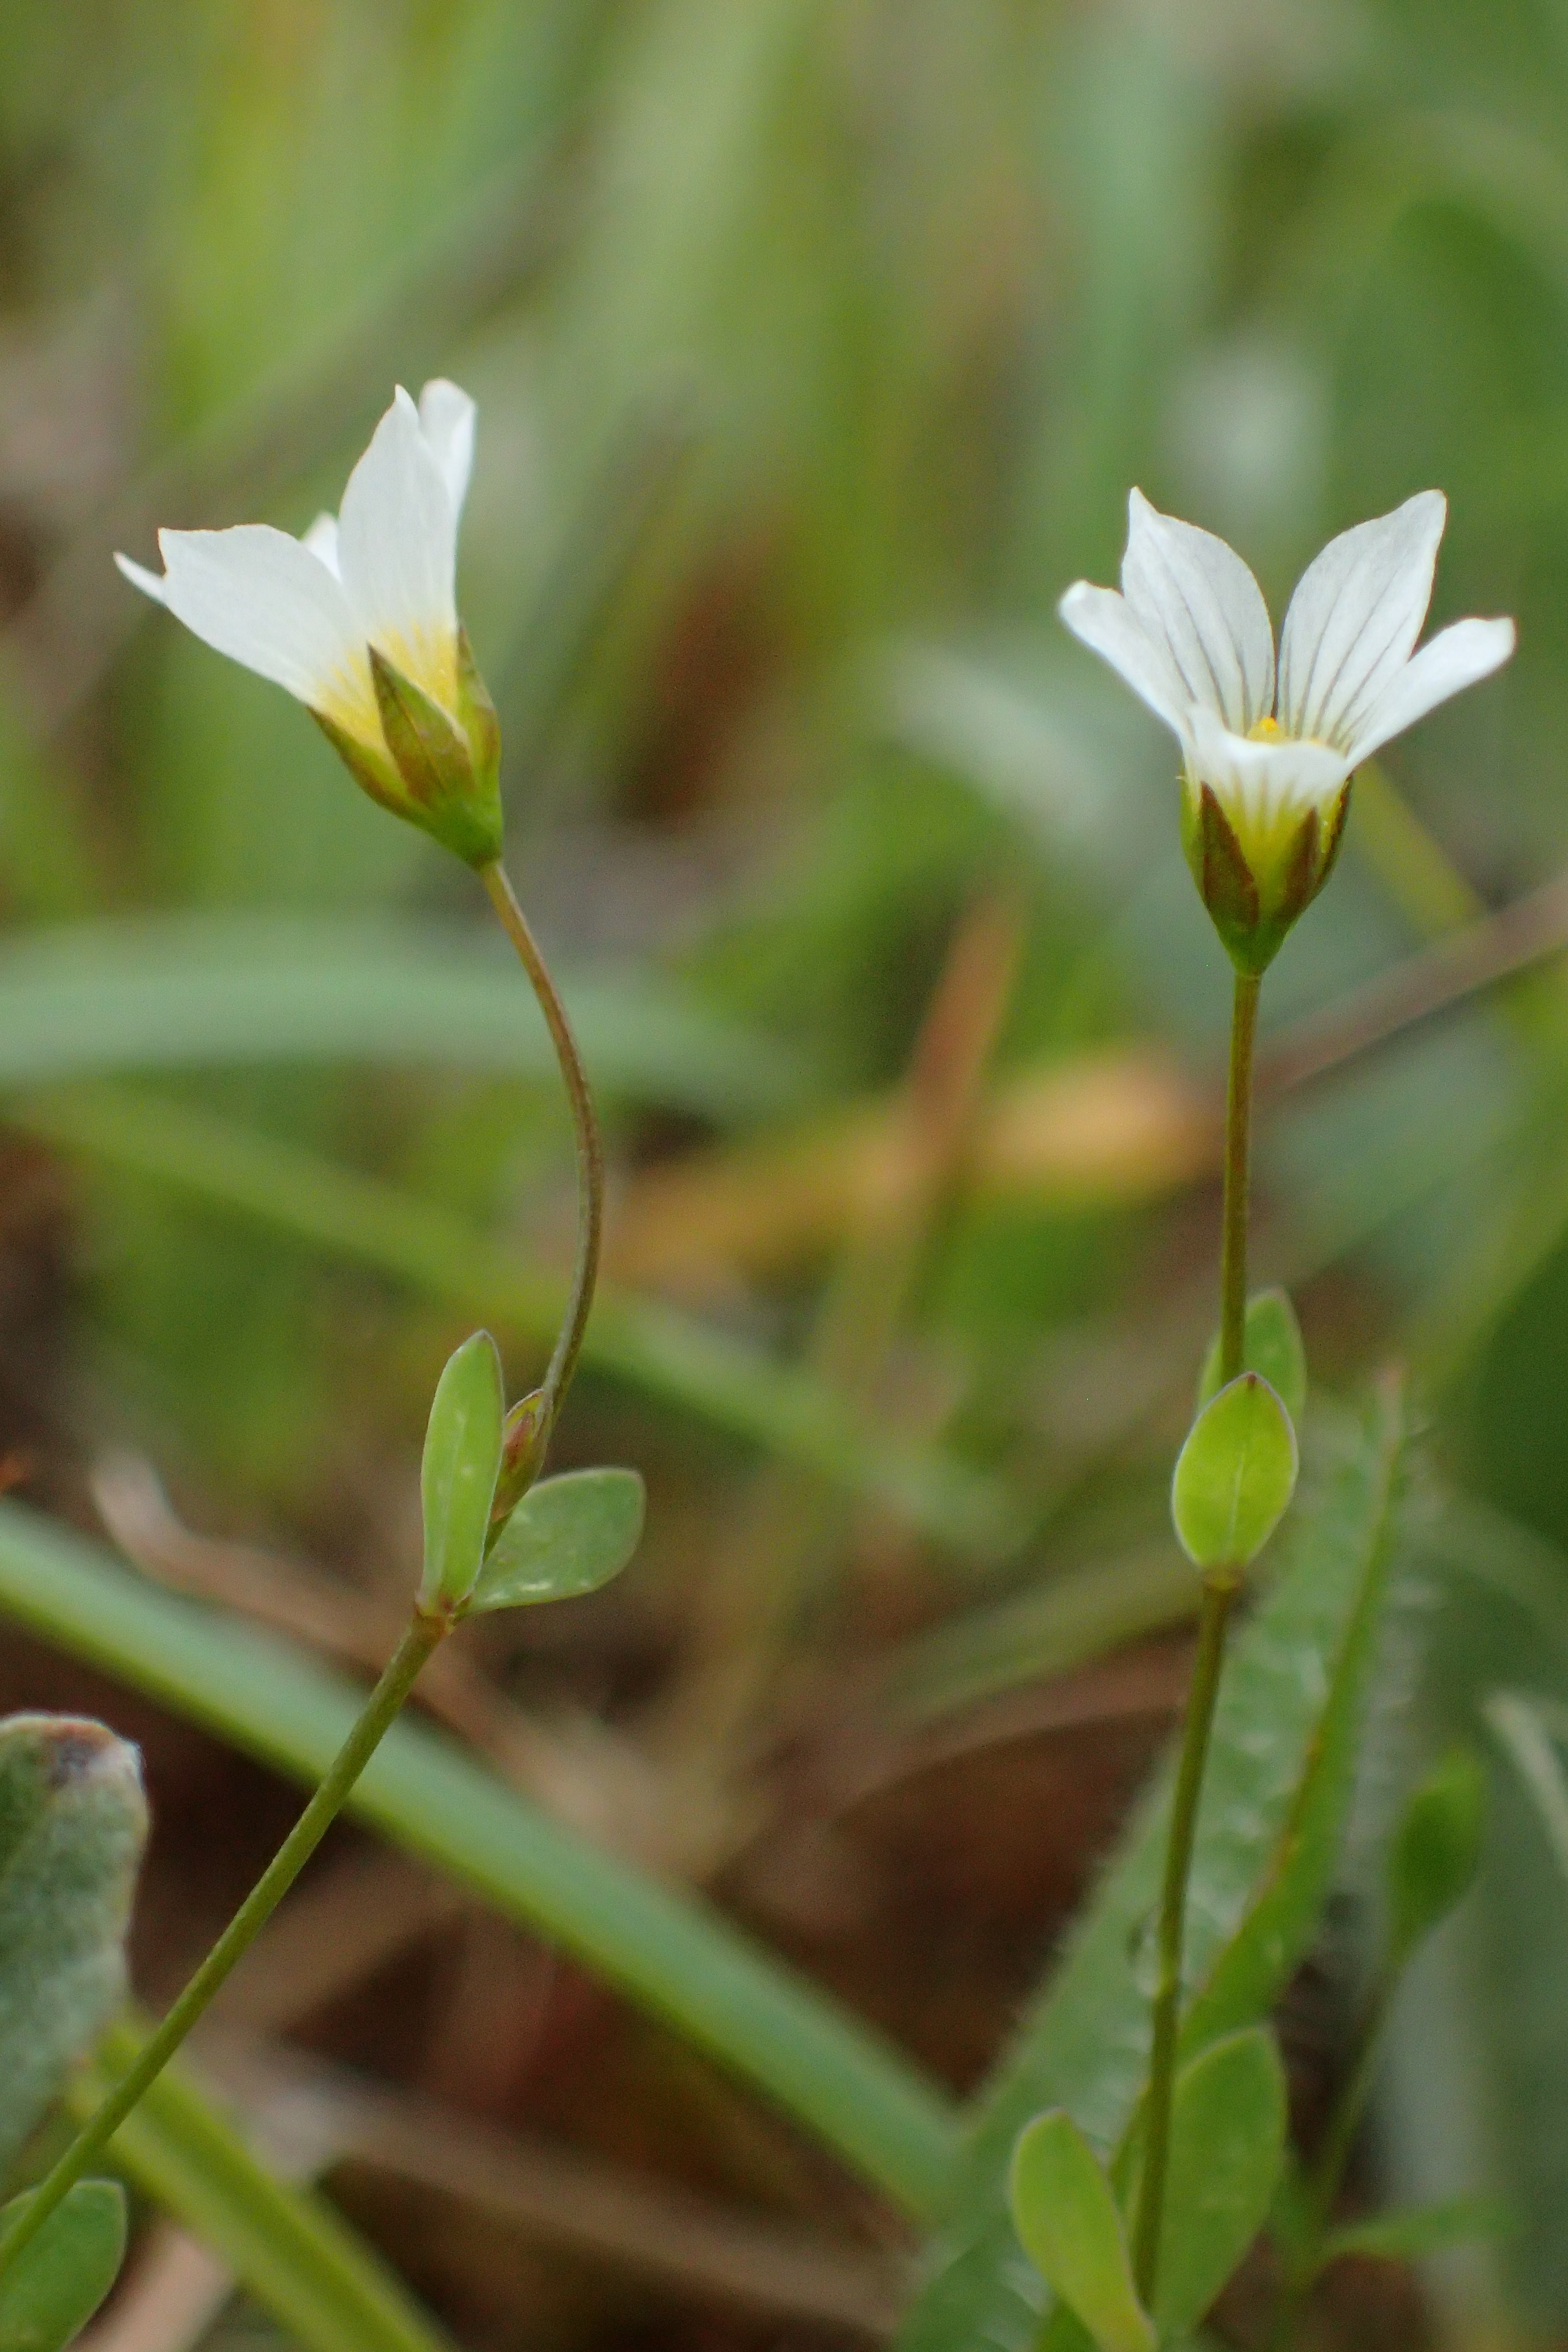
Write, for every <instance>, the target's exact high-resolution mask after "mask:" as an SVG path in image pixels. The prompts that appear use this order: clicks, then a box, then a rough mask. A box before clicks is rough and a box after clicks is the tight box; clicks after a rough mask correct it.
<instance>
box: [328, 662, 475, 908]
mask: <svg viewBox="0 0 1568 2352" xmlns="http://www.w3.org/2000/svg"><path fill="white" fill-rule="evenodd" d="M366 650H367V654H368V657H369V662H370V675H371V683H372V686H373V688H374V692H375V704H376V710H377V714H378V716H379V718H380V720H381V736H382V743H381V746H380V747H379V748H377V747H374V746H372V745H370V744H368V743H366V742H365V741H364V740H363V738H362V737H360V736H358V735H353V734H351V733H350V732H349V730H347V729H346V728H344V727H342V726H340V725H338V724H337V722H336V721H335V720H334V719H332V718H331V717H330V716H329V714H328V713H327V712H325V711H322V710H312V712H311V716H312V718H313V719H315V721H316V724H317V725H318V726H319V727H320V728H321V732H322V733H323V734H324V735H325V737H326V738H327V740H328V741H329V743H331V746H332V749H333V750H334V751H336V753H337V754H338V757H339V758H340V759H341V760H342V762H343V765H344V766H345V767H346V768H347V769H348V771H349V773H350V774H351V775H352V776H353V779H354V782H356V783H357V784H359V785H360V786H361V788H362V789H363V791H364V792H367V793H369V794H370V796H371V798H372V799H373V800H374V801H379V802H380V803H381V805H382V807H383V808H385V809H390V810H391V812H392V814H394V815H395V816H400V817H404V818H405V819H406V820H407V822H408V823H409V824H416V825H418V826H419V827H420V828H421V830H422V831H424V832H426V833H428V834H430V835H432V836H433V837H434V838H435V839H436V840H437V841H438V842H439V843H440V844H441V845H442V847H443V848H444V849H449V850H450V851H451V852H452V854H453V855H454V856H457V857H460V858H461V859H462V860H463V862H464V864H465V865H468V866H475V867H479V868H482V867H484V866H490V865H493V864H494V862H495V860H496V859H497V858H498V857H499V856H500V854H501V835H502V819H501V801H500V727H499V726H498V724H497V721H496V714H495V706H494V704H493V703H492V702H491V700H490V698H489V692H488V690H487V688H486V686H485V682H484V680H483V678H482V677H480V675H479V669H478V667H477V666H476V664H475V661H474V656H473V652H472V649H471V648H470V646H469V644H468V631H467V630H466V629H463V630H459V632H458V667H457V686H458V693H457V700H458V712H459V715H458V717H456V718H454V717H453V716H452V714H451V713H450V712H449V711H447V710H446V709H444V708H443V707H442V705H441V704H440V703H439V702H437V700H436V698H434V696H432V695H430V694H427V693H426V690H425V688H423V687H422V686H420V685H418V684H417V683H416V680H415V679H413V678H412V677H409V676H408V675H407V674H406V672H405V671H404V670H402V669H400V668H399V667H398V666H397V664H396V663H395V662H394V661H392V660H391V659H390V658H389V657H388V656H387V655H385V654H384V653H383V652H382V650H381V648H380V646H375V645H372V646H369V647H367V649H366Z"/></svg>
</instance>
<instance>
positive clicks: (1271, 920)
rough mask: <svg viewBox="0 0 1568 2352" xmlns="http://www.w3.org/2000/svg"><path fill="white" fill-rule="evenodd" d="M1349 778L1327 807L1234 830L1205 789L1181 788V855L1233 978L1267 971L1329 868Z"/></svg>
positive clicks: (1340, 834) (1345, 811)
mask: <svg viewBox="0 0 1568 2352" xmlns="http://www.w3.org/2000/svg"><path fill="white" fill-rule="evenodd" d="M1350 799H1351V783H1350V780H1349V779H1348V778H1347V779H1346V781H1345V782H1344V783H1342V785H1341V787H1340V789H1339V791H1338V793H1335V795H1334V797H1333V798H1332V800H1331V801H1330V802H1329V803H1328V804H1327V805H1326V806H1323V807H1318V806H1309V807H1307V808H1301V807H1300V806H1299V805H1298V806H1295V807H1290V806H1287V807H1285V808H1283V809H1281V810H1279V813H1278V814H1276V815H1275V816H1274V817H1273V819H1272V821H1271V822H1270V823H1269V824H1268V825H1266V826H1259V825H1257V824H1251V825H1246V826H1245V827H1238V826H1237V825H1236V824H1232V822H1231V819H1230V817H1229V816H1228V815H1227V814H1226V809H1225V806H1224V804H1223V803H1222V802H1221V800H1220V797H1219V794H1218V793H1216V792H1215V788H1214V786H1213V785H1212V784H1210V783H1198V782H1194V781H1193V779H1192V778H1191V777H1190V776H1184V778H1183V780H1182V820H1181V822H1182V848H1183V850H1184V853H1185V856H1186V860H1187V865H1188V867H1189V869H1190V871H1191V873H1192V877H1193V880H1194V882H1195V883H1196V885H1197V890H1198V896H1199V898H1201V899H1202V900H1203V902H1204V905H1205V907H1206V908H1207V909H1208V912H1209V918H1210V919H1211V921H1212V922H1213V924H1214V927H1215V930H1216V931H1217V932H1218V933H1219V936H1220V940H1221V943H1222V944H1223V946H1224V948H1225V950H1226V953H1227V955H1228V956H1229V957H1230V960H1231V961H1232V962H1233V963H1234V964H1235V966H1236V968H1237V971H1244V972H1254V973H1256V972H1261V971H1267V969H1268V965H1269V964H1271V963H1272V962H1273V961H1274V958H1275V957H1276V956H1277V955H1278V954H1279V950H1280V948H1281V947H1282V946H1283V944H1284V941H1285V937H1286V934H1287V933H1288V932H1289V929H1290V927H1291V925H1292V924H1293V923H1294V922H1295V921H1296V920H1297V919H1298V917H1300V916H1301V915H1303V914H1304V913H1305V912H1306V910H1307V908H1309V907H1310V905H1311V903H1312V901H1313V899H1314V898H1316V897H1317V895H1318V893H1319V891H1320V890H1321V888H1322V887H1323V885H1324V883H1325V882H1326V881H1327V880H1328V878H1329V876H1330V875H1331V873H1332V871H1333V868H1334V861H1335V859H1336V858H1337V857H1338V856H1339V854H1340V845H1341V843H1342V841H1343V839H1344V832H1345V820H1346V818H1347V817H1348V815H1349V814H1350Z"/></svg>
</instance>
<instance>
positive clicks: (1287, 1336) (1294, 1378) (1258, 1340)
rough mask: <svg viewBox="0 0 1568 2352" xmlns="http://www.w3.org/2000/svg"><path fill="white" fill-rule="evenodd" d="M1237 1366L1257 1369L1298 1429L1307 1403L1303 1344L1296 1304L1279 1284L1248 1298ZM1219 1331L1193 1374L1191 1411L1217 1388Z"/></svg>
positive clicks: (1217, 1392) (1205, 1402)
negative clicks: (1198, 1371)
mask: <svg viewBox="0 0 1568 2352" xmlns="http://www.w3.org/2000/svg"><path fill="white" fill-rule="evenodd" d="M1241 1368H1242V1370H1243V1371H1246V1372H1261V1373H1262V1375H1263V1377H1264V1379H1265V1380H1266V1381H1268V1385H1269V1387H1270V1388H1271V1389H1272V1390H1273V1391H1274V1393H1275V1395H1276V1396H1277V1397H1278V1398H1279V1402H1280V1403H1281V1404H1282V1405H1283V1406H1284V1408H1285V1410H1286V1412H1288V1413H1289V1416H1290V1423H1291V1426H1292V1428H1294V1429H1297V1430H1300V1426H1301V1416H1302V1414H1303V1413H1304V1412H1306V1409H1307V1350H1306V1349H1305V1348H1304V1347H1303V1345H1302V1343H1301V1327H1300V1323H1298V1322H1297V1320H1296V1310H1295V1308H1294V1307H1292V1306H1291V1304H1290V1301H1289V1297H1288V1296H1287V1294H1286V1293H1285V1292H1284V1291H1283V1290H1260V1291H1258V1294H1257V1296H1256V1297H1252V1298H1249V1299H1248V1300H1247V1326H1246V1329H1245V1331H1244V1333H1243V1336H1242V1342H1241ZM1219 1372H1220V1335H1219V1333H1218V1332H1217V1331H1216V1332H1215V1336H1214V1338H1213V1339H1212V1340H1211V1341H1210V1343H1209V1351H1208V1354H1207V1355H1206V1356H1205V1358H1204V1368H1203V1370H1202V1372H1201V1374H1200V1375H1199V1378H1198V1393H1197V1401H1196V1403H1195V1405H1194V1412H1202V1411H1203V1409H1204V1407H1205V1404H1207V1402H1209V1399H1210V1398H1211V1397H1215V1396H1217V1395H1218V1394H1219V1391H1220V1377H1219Z"/></svg>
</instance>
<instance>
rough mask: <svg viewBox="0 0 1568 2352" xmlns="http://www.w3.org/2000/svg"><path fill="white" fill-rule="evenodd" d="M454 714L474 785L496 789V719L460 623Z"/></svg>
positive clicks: (498, 752)
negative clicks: (464, 737) (463, 738)
mask: <svg viewBox="0 0 1568 2352" xmlns="http://www.w3.org/2000/svg"><path fill="white" fill-rule="evenodd" d="M458 716H459V718H460V719H462V722H463V731H464V733H465V734H466V735H467V736H468V751H469V754H470V757H471V758H472V761H473V770H474V782H475V785H476V787H477V788H478V789H479V791H480V792H494V791H497V790H499V786H500V719H498V718H497V717H496V707H495V704H494V703H493V702H492V701H491V700H490V690H489V687H488V686H487V685H486V684H485V681H484V678H483V677H482V676H481V674H480V671H479V664H478V662H477V661H476V660H475V659H474V649H473V647H472V646H471V645H470V644H469V643H468V631H467V629H465V628H464V627H463V625H462V624H461V623H460V622H459V623H458Z"/></svg>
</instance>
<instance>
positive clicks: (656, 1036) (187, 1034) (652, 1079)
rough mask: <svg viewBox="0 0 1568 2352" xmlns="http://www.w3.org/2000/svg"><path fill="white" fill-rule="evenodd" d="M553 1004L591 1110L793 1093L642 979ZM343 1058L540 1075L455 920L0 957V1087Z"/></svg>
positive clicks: (198, 930)
mask: <svg viewBox="0 0 1568 2352" xmlns="http://www.w3.org/2000/svg"><path fill="white" fill-rule="evenodd" d="M564 994H565V997H566V1001H567V1003H568V1006H569V1007H570V1010H571V1013H572V1019H573V1022H574V1025H575V1028H576V1032H577V1036H578V1039H579V1042H580V1044H581V1045H582V1048H583V1052H584V1057H585V1058H586V1061H587V1063H588V1066H589V1068H590V1069H591V1070H592V1071H593V1074H594V1079H595V1085H596V1086H597V1087H599V1088H600V1089H601V1090H602V1091H603V1092H604V1093H605V1094H608V1095H625V1096H628V1097H631V1098H632V1099H633V1100H635V1101H643V1102H659V1103H668V1104H673V1105H678V1106H683V1107H684V1108H687V1109H689V1110H691V1111H694V1112H698V1113H700V1114H702V1115H704V1116H707V1117H710V1118H720V1119H729V1118H735V1117H755V1116H756V1115H757V1114H758V1113H759V1112H764V1111H771V1110H776V1109H778V1108H781V1107H782V1106H784V1105H787V1104H788V1103H790V1102H792V1101H794V1100H795V1099H796V1098H797V1097H798V1096H799V1093H800V1090H801V1083H802V1074H801V1072H800V1069H799V1066H798V1065H797V1064H796V1063H795V1062H794V1060H793V1059H792V1057H791V1056H790V1055H789V1054H788V1052H787V1051H786V1049H785V1048H784V1046H782V1045H777V1044H775V1043H774V1042H773V1041H772V1040H770V1039H768V1038H766V1037H760V1036H757V1035H754V1034H752V1033H751V1032H749V1031H746V1030H742V1029H741V1028H739V1027H738V1026H737V1025H736V1024H734V1023H733V1022H731V1021H726V1020H724V1019H723V1018H722V1017H721V1016H720V1015H719V1014H717V1013H712V1012H710V1011H709V1010H708V1009H707V1008H706V1007H705V1006H703V1005H701V1004H700V1003H697V1002H696V1001H695V999H693V998H692V997H690V996H689V995H687V994H686V993H685V992H682V991H681V990H680V989H679V987H677V986H675V985H673V984H672V983H670V982H665V981H662V980H661V979H660V978H659V977H658V974H657V973H653V972H649V971H641V970H639V971H628V972H626V973H624V974H623V973H617V972H616V971H600V972H597V973H594V972H583V973H580V974H579V975H578V976H577V978H576V980H575V981H574V982H573V983H572V984H570V985H568V986H566V987H565V989H564ZM339 1061H366V1062H379V1063H392V1064H396V1065H398V1066H406V1065H408V1064H420V1063H428V1064H433V1065H436V1066H440V1067H445V1068H448V1069H450V1068H458V1069H468V1070H480V1071H498V1072H502V1073H507V1074H511V1075H515V1076H521V1077H529V1078H537V1079H538V1080H540V1081H541V1082H542V1083H543V1084H549V1085H553V1084H554V1083H555V1078H556V1069H555V1060H554V1055H553V1052H552V1047H551V1044H550V1039H549V1036H548V1034H547V1033H546V1031H545V1028H544V1024H543V1022H542V1019H541V1018H540V1016H539V1013H538V1012H537V1010H536V1008H535V1006H534V1005H533V1003H531V999H530V997H529V993H528V991H527V990H526V988H524V987H522V986H521V983H520V982H519V980H518V976H517V970H516V967H515V965H514V964H513V963H512V962H511V961H510V958H509V957H508V956H506V955H505V954H504V953H502V952H501V950H500V949H499V948H498V947H496V946H495V945H493V944H492V942H491V941H490V940H489V937H488V935H487V934H486V933H485V932H483V931H481V930H479V929H468V928H465V927H464V926H461V925H458V924H455V923H447V924H438V923H414V922H401V923H394V922H386V921H383V922H376V921H374V920H363V919H362V920H359V921H354V920H352V919H348V918H346V917H320V918H315V919H312V918H310V917H308V916H303V915H298V916H287V915H243V914H225V915H222V916H217V915H189V916H184V917H164V918H162V919H155V920H154V919H144V920H141V921H136V920H125V921H120V922H110V921H102V922H93V923H74V924H71V925H69V926H66V927H61V928H58V929H53V928H51V929H45V930H35V931H30V932H25V933H23V934H22V935H20V936H19V937H13V938H11V939H9V940H6V941H5V943H4V945H3V946H0V1087H32V1086H37V1085H40V1084H47V1083H52V1082H53V1081H55V1080H56V1079H63V1078H79V1077H96V1076H108V1075H110V1074H111V1073H113V1072H117V1071H122V1070H181V1069H200V1068H232V1067H235V1066H241V1065H252V1064H257V1063H265V1062H309V1063H321V1062H339Z"/></svg>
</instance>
